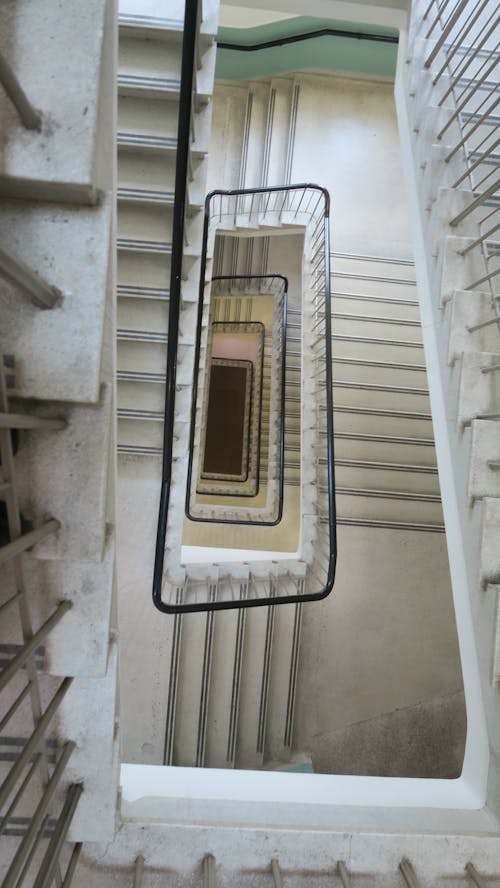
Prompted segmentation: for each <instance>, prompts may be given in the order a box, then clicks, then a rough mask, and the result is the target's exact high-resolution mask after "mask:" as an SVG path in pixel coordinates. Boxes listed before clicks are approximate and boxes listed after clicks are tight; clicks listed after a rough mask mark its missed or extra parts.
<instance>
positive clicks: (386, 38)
mask: <svg viewBox="0 0 500 888" xmlns="http://www.w3.org/2000/svg"><path fill="white" fill-rule="evenodd" d="M318 37H347V38H350V39H353V40H371V41H372V42H377V43H398V41H399V37H398V36H397V34H370V33H369V32H368V31H348V30H343V29H342V28H318V29H317V30H316V31H306V32H301V33H300V34H288V35H287V36H286V37H276V38H275V39H274V40H264V41H263V42H262V43H229V42H228V41H226V40H218V41H217V49H229V50H233V51H237V52H258V51H259V50H261V49H274V48H275V47H277V46H287V45H288V44H290V43H300V42H302V41H303V40H315V39H317V38H318Z"/></svg>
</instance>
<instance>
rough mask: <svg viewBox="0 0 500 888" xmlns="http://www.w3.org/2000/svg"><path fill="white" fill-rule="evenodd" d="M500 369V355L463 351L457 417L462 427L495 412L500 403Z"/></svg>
mask: <svg viewBox="0 0 500 888" xmlns="http://www.w3.org/2000/svg"><path fill="white" fill-rule="evenodd" d="M497 368H498V369H497ZM499 371H500V354H491V353H488V352H464V353H463V354H462V360H461V366H460V388H459V402H458V416H457V421H458V425H459V427H461V428H463V426H465V425H469V424H470V422H471V421H472V420H473V419H474V418H475V417H476V416H482V415H485V414H489V413H494V412H495V410H496V409H497V405H498V404H499V403H500V372H499Z"/></svg>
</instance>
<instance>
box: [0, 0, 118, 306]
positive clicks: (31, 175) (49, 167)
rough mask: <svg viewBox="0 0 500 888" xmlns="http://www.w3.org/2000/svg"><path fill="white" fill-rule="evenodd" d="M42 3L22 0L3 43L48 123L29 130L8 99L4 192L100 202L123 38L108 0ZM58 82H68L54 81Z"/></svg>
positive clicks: (0, 186)
mask: <svg viewBox="0 0 500 888" xmlns="http://www.w3.org/2000/svg"><path fill="white" fill-rule="evenodd" d="M42 9H43V12H42V11H41V8H40V5H38V6H37V7H36V8H35V7H34V6H33V4H32V3H30V2H29V0H22V2H20V3H18V4H17V5H16V16H15V26H14V19H11V20H9V22H5V25H4V29H3V47H2V50H3V52H4V53H5V56H6V59H7V61H8V62H11V64H12V67H13V70H14V72H15V74H16V76H17V78H18V79H19V81H20V83H21V85H22V87H23V89H24V90H25V92H26V94H27V96H28V97H29V100H30V102H31V103H32V105H33V106H34V107H35V108H36V109H37V110H39V112H40V114H41V119H42V123H41V126H40V129H39V130H26V129H25V128H24V127H23V126H22V125H21V123H20V121H19V118H18V117H17V114H16V112H15V111H14V109H13V108H11V107H10V105H9V106H8V108H7V115H8V116H7V119H6V121H4V144H3V149H2V173H1V176H0V193H2V194H3V195H4V196H9V195H10V196H12V197H24V198H27V199H30V200H33V199H35V200H36V199H38V200H51V201H60V202H65V203H66V202H67V203H79V204H90V205H94V204H96V203H97V200H98V190H99V189H104V190H106V191H107V190H109V189H110V188H111V169H112V168H111V165H110V163H111V161H110V155H109V152H108V144H107V141H108V121H109V120H110V117H111V115H112V110H113V103H114V89H113V84H112V81H113V77H114V73H113V59H114V54H115V50H114V43H115V39H116V38H115V29H114V27H113V22H112V20H111V15H112V13H111V9H110V6H109V4H107V3H106V2H105V0H90V2H89V3H87V4H85V6H82V5H81V4H80V3H78V2H77V0H69V2H68V4H66V5H65V13H67V15H65V17H64V20H62V19H61V15H60V7H59V4H58V3H57V2H56V0H44V2H43V5H42ZM41 15H43V28H42V25H41V21H42V19H41V18H40V16H41ZM75 28H76V29H77V31H78V42H77V43H75V40H74V39H73V37H74V30H73V29H75ZM42 30H43V31H44V33H42ZM48 36H50V39H48ZM77 72H78V73H77ZM57 82H59V83H60V84H64V89H62V88H61V89H54V83H57ZM75 261H76V259H75ZM78 265H79V267H82V264H81V263H78ZM95 289H96V291H97V290H98V288H97V287H96V288H95Z"/></svg>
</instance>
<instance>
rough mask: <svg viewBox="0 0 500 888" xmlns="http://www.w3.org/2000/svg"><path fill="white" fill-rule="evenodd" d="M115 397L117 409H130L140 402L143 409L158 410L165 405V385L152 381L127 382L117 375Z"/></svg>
mask: <svg viewBox="0 0 500 888" xmlns="http://www.w3.org/2000/svg"><path fill="white" fill-rule="evenodd" d="M122 372H126V371H122ZM117 398H118V410H120V409H121V408H124V409H129V410H132V409H134V407H137V405H138V404H140V406H141V409H143V410H153V411H156V412H160V411H161V410H162V409H163V408H164V405H165V386H164V385H159V384H158V383H152V382H150V383H147V382H140V383H137V382H129V381H127V380H126V379H122V378H121V377H120V376H118V393H117Z"/></svg>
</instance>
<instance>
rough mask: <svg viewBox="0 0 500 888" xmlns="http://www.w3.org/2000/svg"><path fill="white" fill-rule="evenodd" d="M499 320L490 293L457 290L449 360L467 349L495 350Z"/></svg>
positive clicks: (471, 350) (454, 358)
mask: <svg viewBox="0 0 500 888" xmlns="http://www.w3.org/2000/svg"><path fill="white" fill-rule="evenodd" d="M497 320H498V319H497V316H496V314H495V310H494V309H493V308H492V306H491V296H490V295H489V294H488V293H481V292H477V291H470V290H456V291H455V293H454V295H453V299H452V301H451V319H450V336H449V342H448V360H449V362H450V363H453V361H455V360H456V359H457V358H459V357H460V355H461V354H463V353H464V352H491V353H494V352H495V351H496V350H497V349H498V328H499V324H498V322H497Z"/></svg>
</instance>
